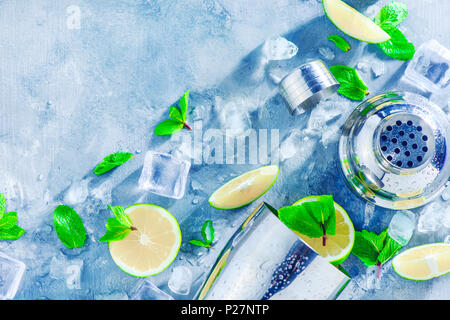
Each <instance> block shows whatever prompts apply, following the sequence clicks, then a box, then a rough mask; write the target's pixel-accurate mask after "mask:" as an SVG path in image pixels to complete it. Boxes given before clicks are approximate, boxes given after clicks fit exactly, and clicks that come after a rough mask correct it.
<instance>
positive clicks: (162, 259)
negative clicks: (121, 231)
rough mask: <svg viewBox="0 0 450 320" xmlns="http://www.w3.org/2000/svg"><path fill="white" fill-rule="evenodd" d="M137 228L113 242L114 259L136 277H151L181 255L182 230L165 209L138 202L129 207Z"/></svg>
mask: <svg viewBox="0 0 450 320" xmlns="http://www.w3.org/2000/svg"><path fill="white" fill-rule="evenodd" d="M125 213H126V214H127V215H128V216H129V217H130V219H131V222H132V224H133V226H134V227H135V228H136V229H137V230H135V231H131V232H130V233H129V234H128V236H127V237H126V238H125V239H123V240H120V241H111V242H110V243H109V252H110V253H111V257H112V259H113V260H114V262H115V263H116V264H117V265H118V266H119V268H121V269H122V270H123V271H124V272H126V273H128V274H130V275H132V276H135V277H148V276H152V275H155V274H158V273H160V272H161V271H163V270H164V269H166V268H167V267H168V266H169V265H170V264H171V263H172V261H173V260H174V259H175V257H176V256H177V254H178V250H179V249H180V245H181V231H180V227H179V225H178V222H177V220H175V218H174V217H173V216H172V215H171V214H170V213H169V212H168V211H166V210H165V209H164V208H161V207H158V206H155V205H153V204H145V203H142V204H135V205H133V206H130V207H128V208H126V209H125Z"/></svg>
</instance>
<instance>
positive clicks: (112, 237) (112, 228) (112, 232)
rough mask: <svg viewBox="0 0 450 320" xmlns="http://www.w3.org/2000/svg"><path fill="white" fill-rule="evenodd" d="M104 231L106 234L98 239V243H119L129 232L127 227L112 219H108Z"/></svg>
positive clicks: (129, 229)
mask: <svg viewBox="0 0 450 320" xmlns="http://www.w3.org/2000/svg"><path fill="white" fill-rule="evenodd" d="M106 229H107V231H106V233H105V234H104V235H103V236H102V237H101V238H100V239H99V241H100V242H111V241H120V240H123V239H125V238H126V237H127V236H128V234H129V233H130V232H131V228H130V227H129V226H126V225H123V224H121V223H120V222H119V221H118V220H117V219H114V218H108V221H107V222H106Z"/></svg>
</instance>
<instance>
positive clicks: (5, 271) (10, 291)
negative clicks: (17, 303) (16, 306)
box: [0, 252, 25, 300]
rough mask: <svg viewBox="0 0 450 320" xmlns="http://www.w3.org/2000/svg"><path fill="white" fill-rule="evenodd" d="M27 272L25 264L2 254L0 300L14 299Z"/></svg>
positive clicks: (0, 255)
mask: <svg viewBox="0 0 450 320" xmlns="http://www.w3.org/2000/svg"><path fill="white" fill-rule="evenodd" d="M24 272H25V264H24V263H23V262H20V261H18V260H16V259H13V258H10V257H8V256H7V255H5V254H3V253H1V252H0V300H6V299H13V298H14V296H15V295H16V292H17V289H18V288H19V285H20V282H21V280H22V276H23V273H24Z"/></svg>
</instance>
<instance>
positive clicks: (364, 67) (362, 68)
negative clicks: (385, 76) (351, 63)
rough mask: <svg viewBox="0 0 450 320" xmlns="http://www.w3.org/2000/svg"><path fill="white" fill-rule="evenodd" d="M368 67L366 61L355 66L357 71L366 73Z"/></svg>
mask: <svg viewBox="0 0 450 320" xmlns="http://www.w3.org/2000/svg"><path fill="white" fill-rule="evenodd" d="M369 68H370V65H369V63H368V62H367V61H360V62H358V64H357V65H356V69H358V70H359V71H361V72H363V73H366V72H368V71H369Z"/></svg>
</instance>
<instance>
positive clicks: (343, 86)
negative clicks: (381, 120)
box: [330, 65, 369, 101]
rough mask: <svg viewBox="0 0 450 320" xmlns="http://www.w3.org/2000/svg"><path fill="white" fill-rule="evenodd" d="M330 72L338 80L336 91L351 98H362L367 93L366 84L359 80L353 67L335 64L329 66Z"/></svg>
mask: <svg viewBox="0 0 450 320" xmlns="http://www.w3.org/2000/svg"><path fill="white" fill-rule="evenodd" d="M330 71H331V73H332V74H333V75H334V77H335V78H336V80H337V81H338V82H339V84H340V87H339V89H338V92H339V93H340V94H342V95H343V96H345V97H347V98H349V99H351V100H357V101H359V100H364V98H365V96H366V95H367V94H369V92H368V91H367V90H368V88H367V86H366V84H365V83H364V82H363V81H362V80H361V78H360V77H359V75H358V73H357V72H356V70H355V69H354V68H351V67H347V66H343V65H336V66H332V67H330Z"/></svg>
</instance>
